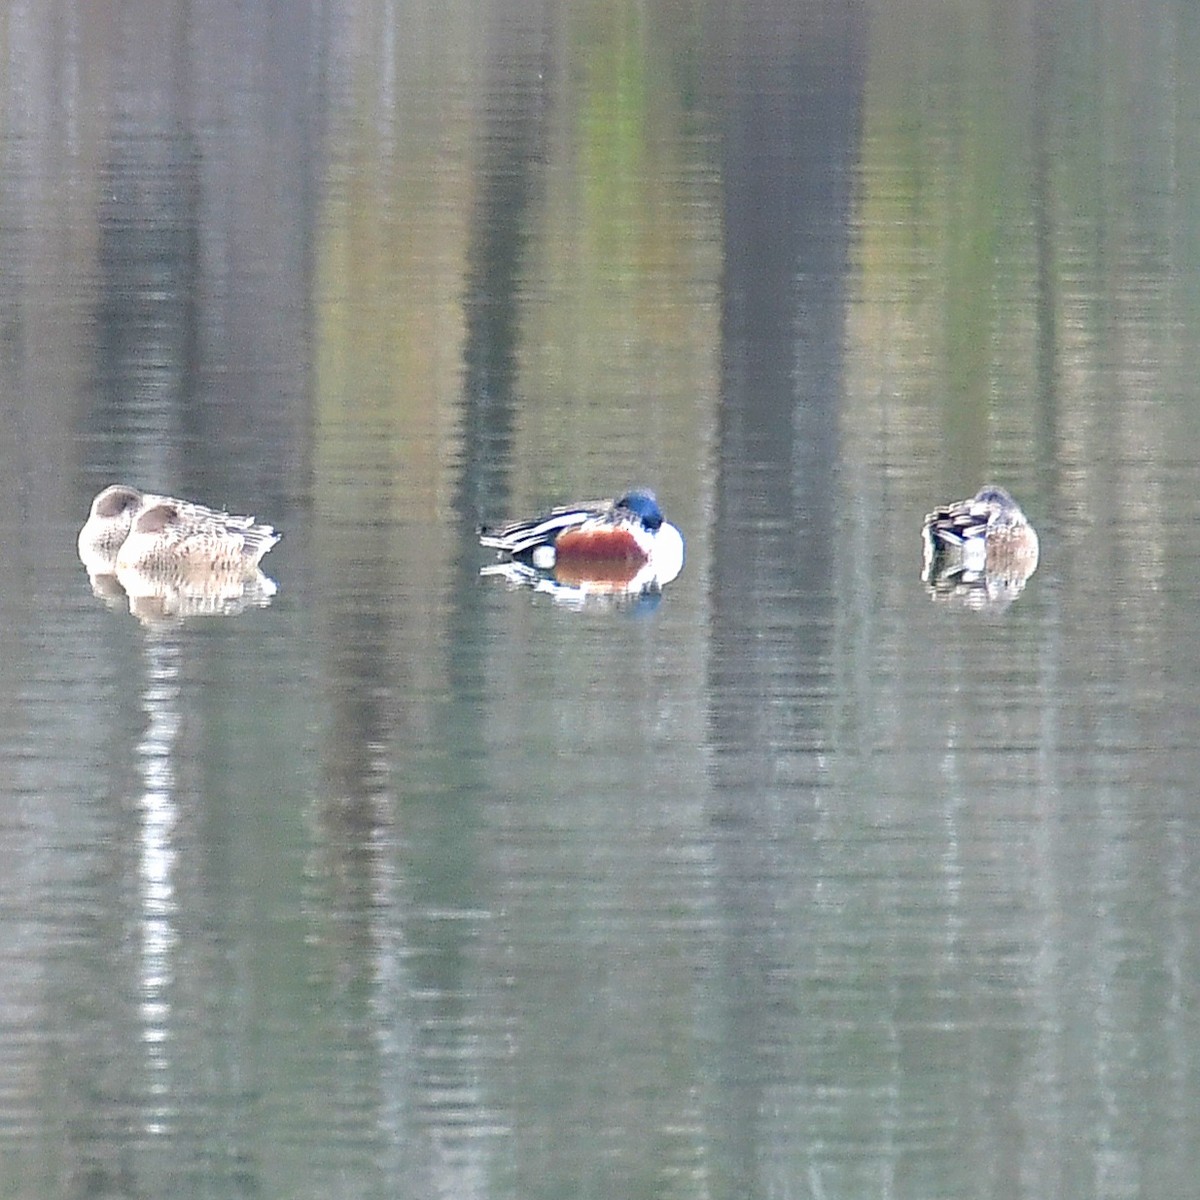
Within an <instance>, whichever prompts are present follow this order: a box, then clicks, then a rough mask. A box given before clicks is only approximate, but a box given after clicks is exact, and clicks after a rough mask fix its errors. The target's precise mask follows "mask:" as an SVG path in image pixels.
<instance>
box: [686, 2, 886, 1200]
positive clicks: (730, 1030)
mask: <svg viewBox="0 0 1200 1200" xmlns="http://www.w3.org/2000/svg"><path fill="white" fill-rule="evenodd" d="M722 34H723V36H722V37H721V45H722V46H723V47H724V50H723V51H718V53H719V54H723V62H722V64H721V65H722V67H723V69H724V75H725V78H726V80H727V95H726V96H725V97H724V100H725V103H726V106H727V107H726V124H725V150H724V179H725V206H724V215H725V235H726V245H725V273H724V287H723V294H724V310H723V353H722V363H723V383H722V388H723V394H722V404H721V413H720V424H719V450H718V454H719V459H718V469H719V481H718V486H717V496H718V502H717V513H716V528H715V536H714V551H713V554H714V561H713V566H712V614H713V626H712V642H713V644H712V655H711V659H710V661H711V668H710V680H709V683H710V692H711V694H710V714H711V716H710V719H711V740H712V744H713V746H714V749H715V755H714V763H715V781H716V786H717V789H718V790H717V796H716V799H715V804H716V811H717V814H718V818H719V827H718V828H719V832H718V836H717V858H718V864H719V865H718V871H719V887H720V890H721V901H720V903H721V908H722V913H723V916H722V922H723V928H724V934H725V938H724V944H725V946H726V959H725V964H724V965H725V970H726V971H727V973H728V975H729V979H728V982H727V984H726V985H725V986H724V987H723V988H722V991H723V993H724V994H725V995H726V996H728V997H729V1000H728V1008H727V1013H726V1018H725V1028H724V1029H723V1031H722V1037H721V1044H722V1046H723V1048H724V1054H725V1057H724V1059H723V1062H722V1075H723V1077H724V1085H723V1086H724V1088H725V1089H727V1090H728V1091H729V1093H731V1094H733V1095H736V1096H737V1097H738V1103H737V1104H736V1105H733V1106H730V1107H727V1108H726V1109H725V1112H724V1114H723V1117H724V1120H722V1122H720V1127H721V1128H722V1129H723V1130H724V1136H725V1139H726V1145H725V1147H724V1152H723V1157H725V1158H726V1160H727V1161H726V1165H727V1168H728V1169H729V1170H731V1171H732V1172H733V1173H734V1176H735V1184H734V1186H733V1188H732V1189H731V1190H732V1191H733V1192H735V1193H737V1194H744V1195H753V1194H758V1193H759V1192H760V1191H761V1190H762V1183H763V1181H762V1180H761V1179H759V1177H758V1173H759V1169H760V1168H759V1164H760V1163H761V1161H762V1158H763V1156H764V1154H766V1153H769V1147H767V1146H765V1145H764V1143H766V1142H768V1141H769V1140H770V1134H769V1131H768V1130H767V1129H766V1128H764V1127H763V1126H762V1123H761V1122H762V1115H763V1114H764V1113H765V1112H768V1111H769V1110H770V1104H769V1103H766V1102H765V1101H766V1097H765V1096H764V1094H763V1092H764V1089H765V1088H766V1087H767V1086H768V1085H769V1083H770V1081H771V1080H772V1079H773V1078H777V1077H779V1075H780V1074H781V1073H782V1074H787V1073H789V1072H791V1071H792V1070H793V1068H792V1067H789V1066H788V1065H786V1064H785V1063H784V1062H783V1061H782V1060H781V1058H780V1049H781V1047H782V1045H783V1044H784V1042H785V1041H786V1040H787V1039H788V1037H789V1035H788V1034H787V1032H786V1027H785V1025H781V1022H787V1021H789V1020H790V1019H791V1017H792V1015H793V1009H792V1007H791V1006H792V1005H793V1004H794V1002H795V1000H794V997H791V996H788V995H786V994H784V993H782V992H781V991H780V984H779V980H780V979H781V978H782V979H786V978H787V977H788V973H787V971H786V970H782V969H781V968H782V967H783V966H784V963H785V961H786V951H785V949H784V947H782V946H781V945H779V944H778V943H777V931H776V923H775V921H774V914H775V912H777V911H778V908H779V905H780V903H781V900H782V897H783V896H784V895H785V894H786V891H787V890H790V889H791V888H792V887H793V886H794V885H793V883H792V876H793V873H794V872H796V871H802V870H803V861H796V860H794V859H793V857H792V856H793V853H794V851H795V850H796V846H795V844H794V841H793V839H795V838H796V836H797V834H796V830H795V824H796V820H797V817H798V815H799V813H800V811H801V810H802V809H803V807H804V806H803V803H802V800H801V798H800V797H799V795H797V793H796V792H795V791H792V792H790V793H788V792H785V791H782V790H780V788H779V785H778V784H777V783H776V782H774V780H775V779H776V778H777V775H776V772H777V762H778V759H779V757H780V756H781V755H786V754H788V753H790V752H792V751H794V750H796V749H797V748H804V747H811V746H814V745H819V744H820V739H821V737H822V732H821V730H822V726H823V722H824V720H825V715H826V714H825V712H824V710H823V707H822V703H821V702H820V701H819V700H818V699H816V698H815V692H816V691H817V690H818V681H817V678H816V676H815V672H816V671H817V669H818V666H819V664H820V663H822V662H827V661H828V655H829V644H830V635H831V619H832V603H833V601H832V594H831V592H830V590H829V588H828V586H827V585H826V584H827V581H828V578H829V575H830V571H831V564H832V561H833V554H832V537H833V531H835V530H836V528H837V520H836V514H835V511H834V496H835V493H836V479H835V475H834V471H835V463H836V461H837V449H838V406H839V399H840V393H841V375H842V350H843V320H844V306H845V295H844V289H845V273H846V256H847V245H848V241H849V226H850V217H851V213H850V204H851V190H852V181H853V178H854V166H855V163H856V159H857V153H858V138H859V123H860V114H859V110H860V105H861V95H860V93H861V89H862V73H863V66H862V58H863V54H864V45H863V43H864V30H863V17H862V14H861V13H860V11H859V10H858V8H857V7H856V6H854V5H845V4H841V3H837V4H825V5H822V6H795V5H778V6H776V5H772V4H757V5H749V6H747V7H745V8H739V9H737V10H736V11H735V12H734V13H733V14H732V15H730V16H729V17H728V18H727V27H726V28H725V29H724V30H723V31H722ZM806 675H807V678H806ZM797 684H799V686H797ZM802 847H803V843H801V852H802ZM790 1036H792V1037H794V1033H793V1034H792V1035H790Z"/></svg>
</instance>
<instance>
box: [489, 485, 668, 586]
mask: <svg viewBox="0 0 1200 1200" xmlns="http://www.w3.org/2000/svg"><path fill="white" fill-rule="evenodd" d="M478 535H479V542H480V545H482V546H486V547H488V548H491V549H494V550H497V551H498V552H499V554H500V556H501V559H502V562H501V564H500V566H501V567H502V568H504V567H506V566H507V565H509V564H511V565H515V566H516V567H519V568H523V570H524V572H534V573H537V574H542V575H548V574H553V576H554V577H555V579H556V580H558V581H559V582H562V583H566V584H570V585H576V586H591V587H592V588H593V589H603V590H611V591H619V590H640V589H642V588H644V587H647V586H650V585H658V586H661V585H662V584H665V583H670V582H671V580H673V579H674V578H675V577H676V576H677V575H678V574H679V572H680V571H681V570H683V562H684V541H683V535H682V534H681V533H680V532H679V530H678V529H677V528H676V527H675V526H674V525H672V524H670V522H668V521H667V520H666V519H665V518H664V516H663V513H662V509H661V508H660V507H659V503H658V498H657V497H656V496H655V494H654V493H653V492H652V491H650V490H649V489H648V488H634V489H632V490H630V491H627V492H625V493H624V494H623V495H621V496H620V497H619V498H617V499H614V500H595V501H587V502H584V503H580V504H566V505H562V506H560V507H558V508H552V509H550V510H549V511H547V512H544V513H541V514H540V515H538V516H535V517H529V518H525V519H522V520H519V521H512V522H510V523H509V524H507V525H501V526H498V527H496V528H489V527H487V526H481V527H480V528H479V530H478ZM485 573H492V572H490V571H488V570H487V569H486V568H485ZM500 573H503V574H506V575H508V576H509V577H511V576H512V574H513V573H512V572H511V571H506V570H502V571H501V572H500Z"/></svg>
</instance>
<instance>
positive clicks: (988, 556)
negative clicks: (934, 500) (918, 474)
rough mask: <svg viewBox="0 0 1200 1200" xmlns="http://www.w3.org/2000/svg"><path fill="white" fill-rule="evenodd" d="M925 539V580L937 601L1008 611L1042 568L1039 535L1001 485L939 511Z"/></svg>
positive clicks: (929, 516) (925, 529)
mask: <svg viewBox="0 0 1200 1200" xmlns="http://www.w3.org/2000/svg"><path fill="white" fill-rule="evenodd" d="M921 535H922V540H923V543H924V552H925V553H924V559H925V565H924V570H923V571H922V573H921V579H922V581H923V582H924V583H925V584H926V586H927V587H928V589H929V593H930V595H931V596H932V598H933V599H935V600H942V601H947V602H950V603H956V604H960V605H962V606H963V607H966V608H972V609H976V610H979V611H986V612H1003V611H1004V609H1006V608H1007V607H1008V606H1009V605H1010V604H1011V603H1012V602H1013V601H1014V600H1015V599H1016V598H1017V597H1018V596H1019V595H1020V594H1021V592H1022V590H1023V589H1024V587H1025V584H1026V582H1027V581H1028V579H1029V577H1030V576H1031V575H1032V574H1033V573H1034V571H1035V570H1036V569H1037V564H1038V536H1037V531H1036V530H1035V529H1034V528H1033V526H1032V525H1030V523H1029V520H1028V518H1027V517H1026V516H1025V514H1024V513H1023V512H1022V511H1021V508H1020V506H1019V505H1018V504H1017V502H1016V501H1015V500H1014V499H1013V498H1012V496H1010V495H1009V494H1008V492H1006V491H1005V490H1004V488H1002V487H1000V486H998V485H997V484H987V485H986V486H984V487H982V488H980V489H979V491H978V492H976V493H975V495H974V496H972V497H971V498H970V499H968V500H958V501H955V502H954V503H952V504H946V505H942V506H941V507H940V508H935V509H934V510H933V512H931V513H928V514H927V515H926V517H925V522H924V525H923V526H922V530H921Z"/></svg>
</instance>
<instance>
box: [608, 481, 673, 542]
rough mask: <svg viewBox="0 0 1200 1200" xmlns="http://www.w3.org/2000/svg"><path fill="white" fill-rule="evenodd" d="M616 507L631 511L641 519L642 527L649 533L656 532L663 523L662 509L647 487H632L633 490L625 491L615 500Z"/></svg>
mask: <svg viewBox="0 0 1200 1200" xmlns="http://www.w3.org/2000/svg"><path fill="white" fill-rule="evenodd" d="M617 507H618V508H623V509H625V510H626V511H628V512H631V513H633V515H634V516H635V517H637V519H638V520H639V521H641V523H642V527H643V528H644V529H647V530H649V531H650V532H651V533H655V532H657V530H658V529H659V527H660V526H661V525H662V523H663V515H662V509H661V508H659V507H658V500H657V499H656V497H655V495H654V493H653V492H652V491H650V490H649V489H648V488H634V489H633V491H631V492H626V493H625V495H624V496H622V497H621V498H620V500H618V501H617Z"/></svg>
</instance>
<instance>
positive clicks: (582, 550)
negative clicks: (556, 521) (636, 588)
mask: <svg viewBox="0 0 1200 1200" xmlns="http://www.w3.org/2000/svg"><path fill="white" fill-rule="evenodd" d="M554 552H555V561H556V563H557V565H558V566H559V567H562V566H563V565H564V564H565V563H571V564H579V565H582V564H584V563H628V564H630V565H637V566H641V565H642V564H643V563H644V562H645V561H646V552H645V551H644V550H643V549H642V548H641V546H639V545H638V541H637V538H635V537H634V536H633V534H632V533H629V532H628V531H627V530H624V529H600V530H580V529H568V530H567V531H566V532H565V533H561V534H559V536H558V539H557V541H555V543H554Z"/></svg>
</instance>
